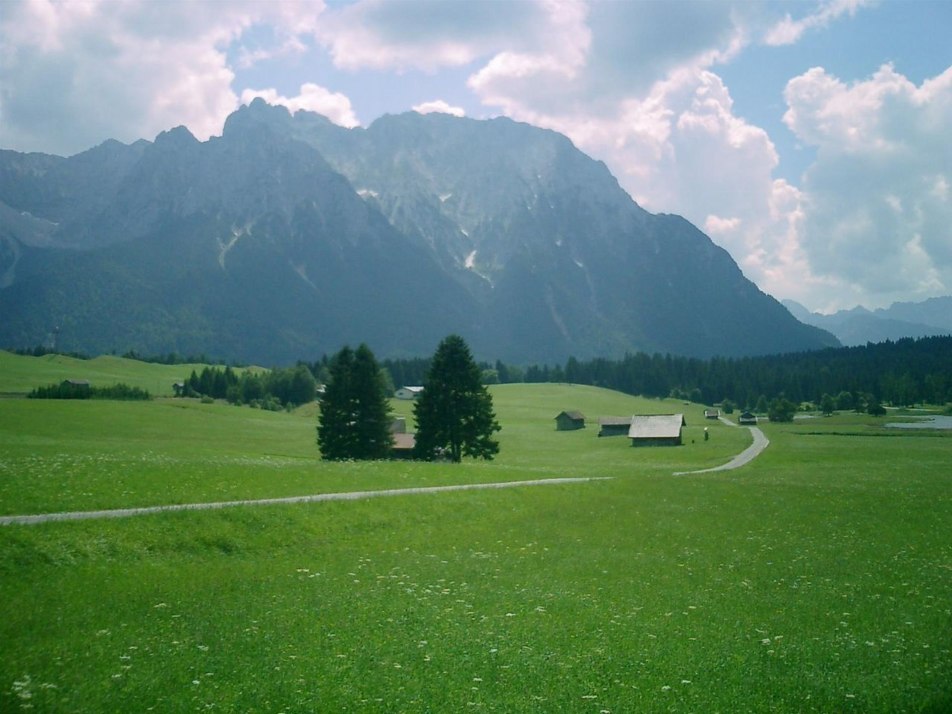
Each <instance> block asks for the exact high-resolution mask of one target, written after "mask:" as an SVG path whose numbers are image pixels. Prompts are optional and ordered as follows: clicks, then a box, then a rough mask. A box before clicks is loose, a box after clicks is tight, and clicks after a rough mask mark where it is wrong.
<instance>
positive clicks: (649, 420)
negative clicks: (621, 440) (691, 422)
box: [628, 414, 686, 446]
mask: <svg viewBox="0 0 952 714" xmlns="http://www.w3.org/2000/svg"><path fill="white" fill-rule="evenodd" d="M685 425H686V422H685V421H684V415H683V414H652V415H650V416H633V417H632V418H631V426H630V427H629V429H628V438H629V439H631V445H632V446H680V445H681V444H682V443H683V441H682V438H681V428H682V427H683V426H685Z"/></svg>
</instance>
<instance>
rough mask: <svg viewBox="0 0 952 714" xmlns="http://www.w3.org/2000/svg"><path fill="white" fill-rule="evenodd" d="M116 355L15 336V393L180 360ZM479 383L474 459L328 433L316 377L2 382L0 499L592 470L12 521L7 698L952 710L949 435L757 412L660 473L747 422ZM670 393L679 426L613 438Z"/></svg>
mask: <svg viewBox="0 0 952 714" xmlns="http://www.w3.org/2000/svg"><path fill="white" fill-rule="evenodd" d="M100 359H102V360H104V361H103V362H101V363H99V360H89V361H76V363H75V364H74V363H64V362H62V360H63V358H57V359H55V360H54V359H52V358H46V357H44V358H27V357H16V356H13V355H8V354H6V353H2V352H0V366H2V367H3V370H2V371H0V392H5V393H24V392H27V391H29V390H30V389H32V388H33V387H34V386H41V385H45V384H48V383H51V382H54V381H57V380H58V379H62V378H77V379H90V380H91V381H94V383H96V381H95V380H96V379H98V377H96V376H94V375H93V372H92V370H94V369H95V370H101V373H102V374H103V377H102V379H103V380H105V381H106V383H111V381H124V382H126V383H127V384H130V385H134V386H140V387H143V388H146V389H149V391H150V392H152V393H153V394H158V395H167V394H170V392H171V383H172V382H173V381H176V380H178V379H182V378H183V377H185V376H187V373H188V371H190V370H191V366H181V365H179V366H176V367H168V366H165V365H146V364H141V363H137V362H132V361H129V360H121V359H119V358H100ZM97 363H99V364H97ZM84 367H88V368H89V369H88V370H87V371H84ZM7 368H9V369H7ZM186 370H187V371H186ZM111 375H115V376H111ZM120 375H121V376H120ZM150 381H151V382H152V384H150V383H149V382H150ZM166 383H167V384H168V386H167V387H162V386H161V385H164V384H166ZM492 394H493V399H494V403H495V407H496V412H497V415H498V418H499V422H500V424H501V425H502V431H501V432H500V433H499V438H500V442H501V451H500V455H499V457H498V458H497V459H496V460H494V461H491V462H464V463H462V464H429V463H411V462H373V463H324V462H322V461H321V460H320V458H319V454H318V452H317V448H316V445H315V426H316V411H315V408H314V407H305V408H302V409H300V410H297V411H295V412H290V413H288V412H267V411H260V410H255V409H251V408H249V407H234V406H229V405H225V404H217V403H216V404H201V403H199V402H198V401H195V400H182V399H173V398H171V397H167V396H162V397H160V398H157V399H154V400H152V401H149V402H105V401H75V402H57V401H43V400H28V399H20V398H5V399H0V515H17V514H38V513H53V512H61V511H81V510H94V509H111V508H121V507H127V506H156V505H170V504H185V503H201V502H218V501H228V500H238V499H253V498H268V497H281V496H297V495H307V494H316V493H326V492H344V491H364V490H372V489H391V488H409V487H417V486H438V485H447V484H461V483H465V484H470V483H491V482H502V481H522V480H530V479H547V478H562V477H603V478H602V479H601V480H593V481H588V482H582V483H571V484H559V485H544V486H520V487H515V488H508V489H492V490H472V491H456V492H443V493H429V494H413V495H409V494H408V495H400V496H391V497H386V498H376V499H366V500H354V501H334V502H323V503H311V504H296V505H286V504H285V505H261V506H238V507H230V508H223V509H216V510H211V511H183V512H167V513H159V514H153V515H145V516H136V517H129V518H118V519H100V520H86V521H67V522H49V523H41V524H36V525H6V526H0V603H2V607H3V618H2V619H0V643H2V647H0V711H19V710H32V711H37V712H114V711H156V712H186V711H209V710H211V711H224V712H289V713H290V712H314V711H335V712H336V711H356V712H458V711H470V710H485V711H500V712H555V711H559V712H562V711H565V712H593V713H595V714H599V713H601V712H642V711H644V712H655V711H657V712H718V711H720V712H767V711H769V712H787V711H790V712H811V711H815V712H934V713H938V712H945V711H949V710H950V709H952V684H950V683H952V655H950V650H952V611H950V608H952V538H950V536H949V533H950V530H949V527H950V524H952V468H950V463H952V434H950V433H948V432H932V431H911V430H909V431H907V430H890V429H886V428H884V427H883V420H876V419H873V418H871V417H865V416H860V415H854V414H841V415H835V416H833V417H829V418H812V419H804V420H797V421H796V422H794V423H793V424H764V425H762V428H763V430H764V432H765V433H766V435H767V436H768V438H769V439H770V446H769V447H768V448H767V450H766V451H765V452H764V453H763V454H761V455H760V456H759V457H758V458H757V459H756V460H754V461H753V462H752V463H751V464H749V465H748V466H745V467H743V468H741V469H738V470H735V471H723V472H712V473H705V474H693V475H681V476H675V475H674V472H679V471H691V470H696V469H704V468H709V467H712V466H716V465H718V464H722V463H725V462H727V461H729V460H730V458H731V457H732V456H734V455H735V454H737V453H739V452H740V451H742V450H743V449H744V448H746V447H747V446H748V445H749V444H750V443H751V437H750V434H749V432H748V431H747V430H746V429H741V428H733V427H730V426H727V425H724V424H721V423H717V422H711V421H705V420H704V419H703V417H702V411H703V406H702V405H696V404H684V403H683V402H680V401H673V400H663V401H659V400H648V399H640V398H636V397H630V396H627V395H623V394H619V393H617V392H610V391H607V390H601V389H597V388H592V387H581V386H570V385H500V386H496V387H493V388H492ZM393 405H394V409H395V412H396V413H398V414H402V415H403V416H406V417H410V416H411V413H410V406H409V404H408V403H407V402H396V401H395V402H394V403H393ZM563 409H565V410H569V409H577V410H580V411H582V412H583V413H584V414H585V415H586V417H587V421H588V426H587V428H585V429H582V430H579V431H574V432H557V431H556V430H555V422H554V417H555V415H556V414H558V413H559V412H560V411H562V410H563ZM676 411H677V412H683V413H684V414H685V417H686V419H687V423H688V426H687V427H686V428H685V432H684V435H685V444H684V445H683V446H681V447H658V448H643V449H633V448H631V447H630V446H629V443H628V440H627V439H625V438H623V437H612V438H603V439H599V438H597V437H596V433H597V426H596V421H597V418H598V417H599V416H602V415H627V414H634V413H671V412H676ZM891 419H892V417H887V418H886V420H887V421H888V420H891ZM705 427H707V428H708V429H709V433H710V439H709V440H705V439H704V438H703V430H704V428H705Z"/></svg>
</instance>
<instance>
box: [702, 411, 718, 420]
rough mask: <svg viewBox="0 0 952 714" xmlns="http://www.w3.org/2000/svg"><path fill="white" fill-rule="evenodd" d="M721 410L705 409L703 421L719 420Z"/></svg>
mask: <svg viewBox="0 0 952 714" xmlns="http://www.w3.org/2000/svg"><path fill="white" fill-rule="evenodd" d="M720 416H721V410H720V409H705V410H704V418H705V419H720Z"/></svg>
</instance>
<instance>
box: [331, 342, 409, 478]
mask: <svg viewBox="0 0 952 714" xmlns="http://www.w3.org/2000/svg"><path fill="white" fill-rule="evenodd" d="M329 373H330V381H329V382H328V384H327V386H326V388H325V390H324V397H323V399H321V413H320V416H319V417H318V427H317V443H318V446H319V447H320V449H321V456H322V457H323V458H324V459H327V460H342V459H383V458H387V457H388V456H389V455H390V447H391V446H392V445H393V436H392V435H391V433H390V405H389V402H388V401H387V396H386V392H385V391H384V386H383V379H382V375H381V372H380V367H379V366H378V364H377V360H376V359H375V358H374V355H373V353H372V352H371V351H370V349H369V348H368V347H367V346H366V345H360V347H358V348H357V350H356V352H355V351H354V350H352V349H351V348H350V347H344V348H342V349H341V351H340V352H338V353H337V354H336V355H335V356H334V358H333V359H332V361H331V364H330V368H329Z"/></svg>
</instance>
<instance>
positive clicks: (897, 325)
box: [783, 296, 952, 347]
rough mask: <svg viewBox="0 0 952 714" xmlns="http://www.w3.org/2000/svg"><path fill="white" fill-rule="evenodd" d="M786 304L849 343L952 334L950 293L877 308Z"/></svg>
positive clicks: (808, 321)
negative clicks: (830, 309)
mask: <svg viewBox="0 0 952 714" xmlns="http://www.w3.org/2000/svg"><path fill="white" fill-rule="evenodd" d="M783 305H784V306H785V307H786V308H787V309H788V310H790V313H791V314H792V315H793V316H794V317H796V318H797V319H798V320H800V322H803V323H805V324H807V325H814V326H816V327H819V328H821V329H823V330H827V331H828V332H830V333H832V334H833V335H835V336H836V338H837V339H838V340H839V341H840V342H841V343H842V344H843V345H846V346H847V347H854V346H857V345H865V344H868V343H873V344H876V343H879V342H885V341H886V340H893V341H895V340H899V339H902V338H903V337H934V336H937V335H952V297H948V296H947V297H936V298H930V299H928V300H925V301H923V302H897V303H893V304H892V305H890V306H889V307H887V308H880V309H877V310H867V309H866V308H865V307H862V306H860V307H855V308H853V309H852V310H840V311H838V312H835V313H833V314H831V315H823V314H820V313H816V312H810V311H809V310H808V309H807V308H805V307H804V306H803V305H801V304H800V303H798V302H795V301H793V300H784V301H783Z"/></svg>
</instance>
